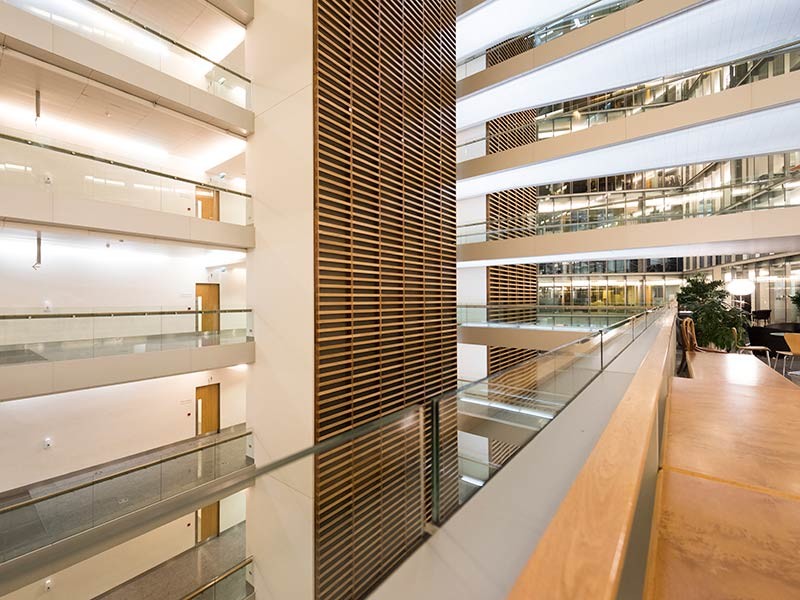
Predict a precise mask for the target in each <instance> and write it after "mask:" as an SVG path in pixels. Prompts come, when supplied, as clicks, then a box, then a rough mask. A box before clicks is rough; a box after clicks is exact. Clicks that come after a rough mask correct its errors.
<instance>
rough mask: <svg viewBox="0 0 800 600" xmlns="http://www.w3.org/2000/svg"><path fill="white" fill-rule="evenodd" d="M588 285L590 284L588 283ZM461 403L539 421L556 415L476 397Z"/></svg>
mask: <svg viewBox="0 0 800 600" xmlns="http://www.w3.org/2000/svg"><path fill="white" fill-rule="evenodd" d="M587 285H588V282H587ZM458 399H459V401H460V402H467V403H468V404H479V405H481V406H486V407H489V408H496V409H498V410H502V411H506V412H513V413H518V414H522V415H528V416H530V417H537V418H539V419H548V420H550V419H552V418H553V417H554V416H555V415H553V413H550V412H545V411H542V410H536V409H533V408H524V407H522V406H516V405H513V404H505V403H503V402H493V401H490V400H484V399H483V398H475V397H474V396H463V395H462V396H459V398H458Z"/></svg>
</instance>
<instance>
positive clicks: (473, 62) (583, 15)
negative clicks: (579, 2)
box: [459, 0, 641, 79]
mask: <svg viewBox="0 0 800 600" xmlns="http://www.w3.org/2000/svg"><path fill="white" fill-rule="evenodd" d="M640 1H641V0H597V1H596V2H590V1H587V2H586V4H585V5H583V6H581V7H580V8H579V9H577V10H574V11H571V12H569V13H568V14H565V15H563V16H562V17H560V18H558V19H556V20H555V21H553V22H551V23H547V24H546V25H540V26H538V27H535V28H533V29H530V30H528V31H526V32H524V33H521V34H519V35H517V36H515V37H513V38H511V39H509V40H507V41H505V42H502V43H500V44H497V45H495V46H493V47H492V48H491V49H489V50H487V51H486V52H482V53H480V54H478V55H474V56H470V57H469V58H466V59H463V60H462V61H460V63H459V65H460V66H462V67H463V66H466V67H467V68H466V69H464V68H462V69H459V75H460V76H459V79H460V78H462V77H464V76H466V75H467V74H469V75H471V74H473V73H475V72H477V71H481V70H483V69H484V68H486V63H487V59H488V57H489V55H490V54H491V55H493V56H494V57H497V56H500V57H505V59H507V58H509V57H510V56H512V55H513V54H514V52H513V51H511V50H510V48H512V47H515V48H517V49H518V50H517V52H519V51H524V50H530V49H533V48H537V47H539V46H541V45H543V44H546V43H547V42H551V41H553V40H555V39H558V38H560V37H561V36H562V35H564V34H566V33H569V32H570V31H574V30H575V29H579V28H580V27H585V26H586V25H589V24H590V23H594V22H595V21H598V20H600V19H602V18H604V17H607V16H608V15H610V14H613V13H615V12H617V11H620V10H622V9H624V8H627V7H628V6H631V5H633V4H636V3H637V2H640ZM498 62H500V61H499V60H497V59H496V58H494V59H493V60H492V61H491V63H492V64H497V63H498Z"/></svg>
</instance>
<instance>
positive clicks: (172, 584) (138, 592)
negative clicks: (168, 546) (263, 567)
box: [95, 523, 252, 600]
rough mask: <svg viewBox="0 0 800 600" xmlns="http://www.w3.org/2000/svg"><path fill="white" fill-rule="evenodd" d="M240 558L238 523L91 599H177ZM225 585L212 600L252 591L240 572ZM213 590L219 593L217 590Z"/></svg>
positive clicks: (242, 541)
mask: <svg viewBox="0 0 800 600" xmlns="http://www.w3.org/2000/svg"><path fill="white" fill-rule="evenodd" d="M244 558H245V524H244V523H239V524H238V525H234V526H233V527H231V528H230V529H226V530H225V531H223V532H222V533H221V534H219V536H218V537H215V538H212V539H210V540H208V541H207V542H204V543H202V544H199V545H198V546H195V547H194V548H191V549H189V550H187V551H186V552H183V553H181V554H179V555H178V556H176V557H174V558H171V559H169V560H168V561H165V562H163V563H161V564H160V565H158V566H157V567H154V568H152V569H150V570H149V571H146V572H145V573H142V574H141V575H139V576H137V577H134V578H133V579H130V580H128V581H126V582H125V583H123V584H121V585H119V586H117V587H115V588H114V589H112V590H110V591H108V592H106V593H105V594H101V595H99V596H96V597H95V600H101V599H102V600H178V599H179V598H183V597H185V596H187V595H188V594H190V593H191V592H193V591H194V590H196V589H198V588H200V587H201V586H203V585H205V584H206V583H208V582H209V581H211V580H213V579H214V578H215V577H218V576H219V575H221V574H222V573H224V572H225V571H227V570H228V569H230V568H232V567H235V566H236V565H237V564H239V563H240V562H242V561H243V560H244ZM225 582H226V585H225V588H226V589H225V590H224V593H223V594H220V593H217V594H216V598H226V599H227V598H231V599H234V598H236V599H238V598H245V597H246V596H247V595H248V594H250V593H252V588H250V586H249V584H248V583H247V582H246V581H245V578H244V571H239V572H236V573H235V574H233V575H231V576H230V577H228V578H226V579H225ZM220 587H221V586H220ZM217 591H218V592H222V590H221V589H220V590H217ZM206 594H208V592H206ZM202 597H203V598H205V597H206V596H205V595H203V596H202ZM209 597H210V596H209Z"/></svg>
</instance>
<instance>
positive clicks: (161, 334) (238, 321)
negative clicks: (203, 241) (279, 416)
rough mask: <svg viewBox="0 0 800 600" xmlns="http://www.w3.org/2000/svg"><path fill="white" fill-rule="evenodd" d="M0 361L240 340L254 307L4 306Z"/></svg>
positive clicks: (249, 333)
mask: <svg viewBox="0 0 800 600" xmlns="http://www.w3.org/2000/svg"><path fill="white" fill-rule="evenodd" d="M0 313H2V314H0V366H3V365H11V364H22V363H33V362H43V361H59V360H75V359H83V358H97V357H101V356H115V355H120V354H138V353H143V352H159V351H163V350H178V349H182V348H198V347H204V346H219V345H224V344H240V343H243V342H248V341H252V340H253V323H252V311H251V309H247V308H241V309H238V308H237V309H223V310H216V311H215V310H206V311H203V310H179V309H169V308H165V307H151V308H147V309H143V308H137V309H125V308H119V307H117V308H113V309H109V308H95V309H86V308H81V309H80V310H79V311H77V310H76V311H74V312H72V311H70V310H68V309H57V310H54V311H51V312H43V311H42V310H41V309H38V310H31V309H0Z"/></svg>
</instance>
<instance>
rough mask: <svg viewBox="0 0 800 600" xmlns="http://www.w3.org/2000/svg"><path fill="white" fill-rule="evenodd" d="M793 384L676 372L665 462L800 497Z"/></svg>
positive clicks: (799, 435) (799, 393)
mask: <svg viewBox="0 0 800 600" xmlns="http://www.w3.org/2000/svg"><path fill="white" fill-rule="evenodd" d="M720 356H722V355H720ZM754 360H757V359H754ZM764 366H765V367H766V365H764ZM790 385H791V388H787V389H784V388H782V387H777V386H775V387H772V386H758V387H756V386H747V385H739V384H731V383H727V382H725V381H712V380H710V379H681V378H677V377H676V378H675V379H674V380H673V383H672V394H671V395H670V399H669V425H668V427H667V432H666V438H665V450H664V457H663V460H664V466H665V467H672V468H676V469H683V470H686V471H691V472H694V473H699V474H702V475H706V476H710V477H715V478H718V479H723V480H727V481H732V482H737V483H739V484H743V485H748V486H756V487H763V488H769V489H771V490H775V491H778V492H781V493H787V494H795V495H797V496H798V498H800V387H798V386H796V385H794V384H791V383H790ZM798 552H800V548H799V549H798Z"/></svg>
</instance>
